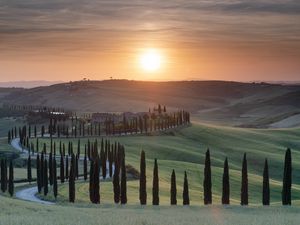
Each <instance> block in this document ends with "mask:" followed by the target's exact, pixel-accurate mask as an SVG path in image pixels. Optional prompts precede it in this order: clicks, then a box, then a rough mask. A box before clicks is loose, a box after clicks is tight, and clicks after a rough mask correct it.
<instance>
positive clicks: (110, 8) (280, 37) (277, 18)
mask: <svg viewBox="0 0 300 225" xmlns="http://www.w3.org/2000/svg"><path fill="white" fill-rule="evenodd" d="M299 21H300V3H299V1H297V0H290V1H288V0H274V1H272V0H252V1H251V0H244V1H239V0H228V1H219V0H215V1H206V0H174V1H160V0H152V1H146V0H143V1H141V0H130V1H129V0H114V1H111V0H100V1H99V0H26V1H23V0H10V1H1V2H0V49H1V52H2V53H0V57H1V55H2V57H4V56H5V55H7V53H10V54H13V52H16V53H18V52H19V51H20V50H22V51H23V52H24V53H26V52H35V53H36V52H38V51H39V50H40V51H42V52H43V53H44V54H46V53H49V52H57V51H60V52H62V51H63V50H65V49H68V50H69V51H72V50H74V49H76V53H74V54H77V53H78V51H87V52H89V51H105V52H108V51H114V52H117V51H120V50H119V49H118V48H120V47H122V46H128V45H134V43H145V42H147V41H148V42H155V43H163V44H165V45H166V46H173V47H178V48H180V47H184V48H187V49H199V50H200V49H203V48H216V47H220V48H233V49H241V51H242V50H243V49H252V48H253V49H259V48H264V49H266V48H267V49H266V50H265V51H266V52H272V54H273V53H274V51H275V52H277V54H287V55H298V56H299V55H300V50H299V49H300V46H299V45H300V44H299V43H300V22H299ZM163 44H162V45H163ZM268 49H269V50H268ZM271 50H272V51H271ZM68 54H69V53H68Z"/></svg>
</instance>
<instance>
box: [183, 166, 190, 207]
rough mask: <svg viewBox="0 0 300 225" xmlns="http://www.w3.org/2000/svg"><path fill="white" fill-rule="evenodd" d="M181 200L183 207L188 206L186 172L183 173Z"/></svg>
mask: <svg viewBox="0 0 300 225" xmlns="http://www.w3.org/2000/svg"><path fill="white" fill-rule="evenodd" d="M182 199H183V205H189V204H190V196H189V183H188V179H187V174H186V171H184V182H183V193H182Z"/></svg>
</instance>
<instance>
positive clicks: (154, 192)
mask: <svg viewBox="0 0 300 225" xmlns="http://www.w3.org/2000/svg"><path fill="white" fill-rule="evenodd" d="M152 204H153V205H159V178H158V166H157V159H155V160H154V169H153V183H152Z"/></svg>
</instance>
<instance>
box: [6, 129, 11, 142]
mask: <svg viewBox="0 0 300 225" xmlns="http://www.w3.org/2000/svg"><path fill="white" fill-rule="evenodd" d="M11 139H12V138H11V133H10V131H8V134H7V141H8V144H10V142H11Z"/></svg>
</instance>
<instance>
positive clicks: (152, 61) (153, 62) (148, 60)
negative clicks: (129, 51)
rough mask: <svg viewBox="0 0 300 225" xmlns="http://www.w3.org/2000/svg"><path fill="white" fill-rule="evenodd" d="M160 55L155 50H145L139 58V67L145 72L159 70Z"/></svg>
mask: <svg viewBox="0 0 300 225" xmlns="http://www.w3.org/2000/svg"><path fill="white" fill-rule="evenodd" d="M161 64H162V55H161V53H160V52H159V51H158V50H156V49H147V50H145V51H144V52H143V53H142V54H141V56H140V66H141V67H142V69H143V70H145V71H147V72H155V71H157V70H159V69H160V67H161Z"/></svg>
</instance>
